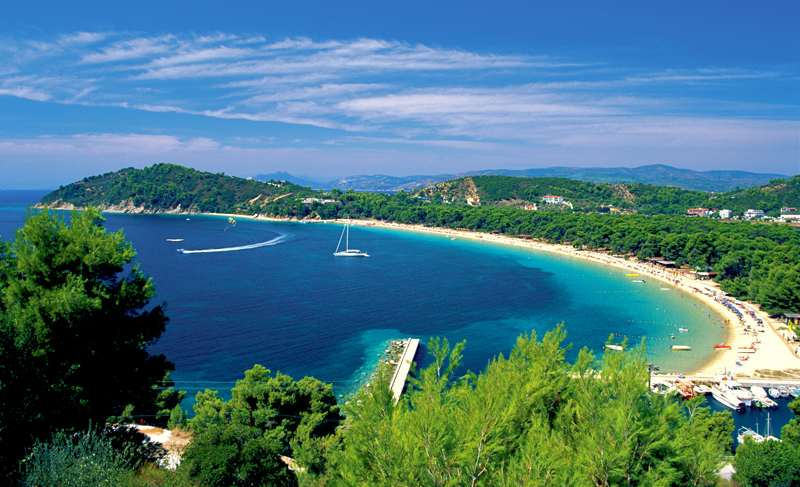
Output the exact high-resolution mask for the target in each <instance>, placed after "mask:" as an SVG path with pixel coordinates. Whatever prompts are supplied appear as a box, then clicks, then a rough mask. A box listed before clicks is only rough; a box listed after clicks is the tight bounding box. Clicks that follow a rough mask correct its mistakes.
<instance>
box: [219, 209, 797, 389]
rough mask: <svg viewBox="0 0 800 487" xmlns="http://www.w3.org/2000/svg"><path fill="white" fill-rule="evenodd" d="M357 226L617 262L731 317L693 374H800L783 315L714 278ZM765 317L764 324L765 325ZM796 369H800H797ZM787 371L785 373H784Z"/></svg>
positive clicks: (473, 235) (452, 233) (460, 234)
mask: <svg viewBox="0 0 800 487" xmlns="http://www.w3.org/2000/svg"><path fill="white" fill-rule="evenodd" d="M217 215H218V216H226V217H234V218H243V219H255V220H266V221H276V222H297V221H298V220H297V219H294V218H292V219H287V218H270V217H266V216H263V215H254V216H249V215H234V214H217ZM305 221H306V222H308V223H317V224H319V223H333V224H342V223H345V222H346V221H349V220H305ZM350 223H351V224H352V225H355V226H378V227H384V228H392V229H399V230H405V231H414V232H424V233H431V234H439V235H446V236H449V237H451V238H465V239H471V240H474V241H482V242H492V243H499V244H503V245H513V246H515V247H522V248H528V249H531V250H537V251H543V252H551V253H554V254H559V255H564V256H568V257H572V258H575V259H584V260H587V261H593V262H598V263H602V264H605V265H610V266H614V267H616V268H619V269H623V270H626V271H630V272H632V273H636V274H640V275H646V276H648V277H649V278H650V279H656V280H658V281H660V282H661V283H663V284H664V285H668V286H671V287H673V288H675V289H679V290H681V291H683V292H687V293H692V295H693V296H694V297H695V298H697V299H698V300H699V301H700V302H702V303H704V304H705V305H706V306H708V308H709V309H710V310H713V311H714V313H715V314H716V315H717V316H718V317H719V318H721V319H722V320H723V322H726V325H725V333H726V337H725V343H724V344H725V345H730V347H731V348H730V350H720V351H715V352H714V353H713V354H712V355H711V357H710V359H709V360H708V362H706V364H705V365H704V366H702V367H700V368H699V369H696V370H693V371H689V372H688V373H687V375H691V376H693V377H698V378H704V377H708V378H711V377H714V376H716V375H721V374H724V373H729V374H730V373H733V374H735V375H736V376H738V377H776V378H782V379H786V378H790V379H800V358H798V353H797V351H798V348H800V342H797V343H795V342H792V341H790V340H791V336H792V335H793V334H792V333H791V332H790V331H789V330H788V329H787V328H786V325H785V324H784V323H782V322H780V321H778V320H773V319H771V318H770V317H769V315H767V314H766V313H763V312H761V311H760V308H759V306H758V305H757V304H755V303H750V302H740V301H738V300H735V299H734V298H733V297H730V296H726V295H725V293H723V292H722V291H721V290H720V289H719V286H718V285H717V284H716V283H715V282H713V281H704V280H697V279H695V278H694V277H692V274H690V273H688V272H685V271H684V270H680V269H667V268H664V267H661V266H659V265H657V264H653V263H646V262H639V261H637V260H635V259H633V260H625V259H624V258H621V257H617V256H612V255H609V254H606V253H602V252H594V251H589V250H576V249H574V248H573V247H570V246H567V245H555V244H548V243H544V242H539V241H536V240H523V239H519V238H513V237H507V236H504V235H497V234H488V233H478V232H470V231H464V230H452V229H449V228H439V227H427V226H422V225H408V224H401V223H389V222H383V221H376V220H352V221H350ZM723 301H728V303H729V305H730V306H733V307H736V308H737V309H738V310H739V311H740V313H741V314H742V318H741V319H740V316H739V315H738V314H737V313H735V312H734V311H732V310H731V309H729V307H727V306H726V305H725V304H723ZM759 320H760V322H761V323H762V324H763V326H761V325H759ZM740 347H747V348H750V347H753V348H755V352H752V353H750V352H749V351H748V352H740V351H739V349H740ZM791 369H794V370H791ZM781 371H783V372H781Z"/></svg>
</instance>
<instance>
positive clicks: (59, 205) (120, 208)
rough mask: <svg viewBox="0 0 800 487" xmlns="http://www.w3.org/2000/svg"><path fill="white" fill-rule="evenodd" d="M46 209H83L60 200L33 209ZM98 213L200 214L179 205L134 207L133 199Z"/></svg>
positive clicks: (102, 209) (107, 207) (102, 207)
mask: <svg viewBox="0 0 800 487" xmlns="http://www.w3.org/2000/svg"><path fill="white" fill-rule="evenodd" d="M45 206H46V207H48V208H50V209H52V210H70V211H71V210H82V209H83V207H80V206H75V205H73V204H72V203H65V202H64V201H62V200H60V199H59V200H56V201H54V202H53V203H52V204H50V205H43V204H41V203H37V204H36V205H35V206H34V208H37V209H43V208H45ZM100 211H107V212H109V213H130V214H134V215H135V214H142V215H154V214H174V215H183V214H188V215H194V214H198V213H200V212H199V211H196V210H193V209H191V208H188V209H186V208H181V205H178V206H177V207H176V208H167V209H164V208H145V207H144V206H136V205H134V204H133V199H127V200H124V201H122V202H120V203H117V204H115V205H108V204H103V205H101V206H100Z"/></svg>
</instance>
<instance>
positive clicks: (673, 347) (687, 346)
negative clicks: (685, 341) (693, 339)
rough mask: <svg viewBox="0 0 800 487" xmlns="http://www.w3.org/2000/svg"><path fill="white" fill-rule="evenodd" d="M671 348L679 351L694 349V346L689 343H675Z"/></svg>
mask: <svg viewBox="0 0 800 487" xmlns="http://www.w3.org/2000/svg"><path fill="white" fill-rule="evenodd" d="M670 348H671V349H673V350H676V351H678V350H691V349H692V347H690V346H689V345H673V346H671V347H670Z"/></svg>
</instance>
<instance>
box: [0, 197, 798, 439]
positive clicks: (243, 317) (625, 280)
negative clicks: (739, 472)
mask: <svg viewBox="0 0 800 487" xmlns="http://www.w3.org/2000/svg"><path fill="white" fill-rule="evenodd" d="M47 193H48V191H0V238H3V239H4V240H9V239H13V233H14V231H15V230H16V229H17V228H19V227H20V226H22V225H23V223H24V219H25V214H26V208H27V206H28V205H32V204H35V203H36V202H37V201H38V200H39V199H40V198H41V197H42V196H44V195H45V194H47ZM63 215H64V216H65V217H68V212H63ZM104 217H105V218H106V222H105V226H106V228H107V229H108V230H109V231H112V232H115V231H117V230H120V229H121V230H123V232H124V233H125V236H126V238H127V239H128V240H129V241H130V242H131V243H132V245H133V247H134V248H135V249H136V251H137V256H136V260H135V262H136V263H137V264H138V265H139V266H140V269H141V270H142V272H144V273H145V274H146V275H147V276H149V277H151V278H152V279H153V281H154V283H155V286H156V289H157V296H156V298H155V299H154V300H153V303H154V304H160V303H165V307H166V313H167V315H168V316H169V318H170V321H169V323H168V325H167V330H166V332H165V333H164V334H163V335H162V336H161V338H160V339H159V340H158V341H157V343H155V344H154V345H153V346H152V348H151V352H152V353H157V354H164V355H165V356H166V357H167V359H168V360H170V361H172V362H173V363H174V364H175V372H174V373H173V374H172V378H173V379H174V380H175V383H176V387H177V388H179V389H182V390H186V391H188V392H189V397H188V398H187V400H186V401H185V407H187V408H188V409H191V405H192V403H193V400H194V396H195V395H196V393H197V392H199V391H203V390H205V389H211V390H217V391H219V392H220V396H222V397H229V396H230V389H231V388H232V387H233V385H234V383H235V381H236V380H237V379H241V378H243V376H244V371H246V370H248V369H250V368H252V367H253V365H254V364H261V365H263V366H264V367H266V368H268V369H270V370H272V371H273V372H276V371H280V372H281V373H283V374H288V375H290V376H292V377H293V378H295V379H300V378H302V377H304V376H311V377H315V378H317V379H319V380H321V381H324V382H328V383H331V384H333V387H334V392H335V393H336V394H337V396H339V400H340V401H344V400H346V398H347V396H348V395H349V394H352V393H353V392H355V391H356V390H357V389H358V388H359V387H362V386H363V384H364V383H365V382H366V381H368V380H369V377H370V374H372V373H373V372H374V370H375V367H376V365H377V362H378V360H379V359H380V357H381V356H382V354H383V351H384V349H385V348H386V346H387V344H388V343H389V342H390V341H391V340H396V339H405V338H409V337H411V338H419V339H420V340H421V344H422V346H421V349H420V351H419V352H418V354H417V363H418V365H419V366H420V367H424V366H426V365H427V364H429V363H430V362H431V359H430V357H429V356H428V355H427V354H426V348H425V344H426V343H427V342H428V340H429V339H430V338H432V337H440V338H445V339H447V340H448V341H449V343H450V344H451V345H455V344H456V343H458V342H462V341H465V342H466V348H465V351H464V355H463V361H462V365H461V367H460V369H459V373H465V372H466V371H467V370H471V371H474V372H480V371H481V370H483V369H485V368H486V366H487V364H488V363H489V362H490V361H491V360H492V359H493V358H495V357H497V356H498V355H500V354H503V355H505V356H508V354H509V352H510V351H511V349H512V348H513V346H514V344H515V342H516V340H517V338H518V337H519V336H520V335H521V334H524V333H528V334H530V333H535V334H536V335H537V336H538V337H540V338H541V337H542V336H543V335H544V334H545V333H546V332H547V331H548V330H552V329H553V328H554V327H555V326H556V325H558V324H559V323H564V327H565V329H566V331H567V339H566V342H565V345H569V346H570V348H569V350H568V352H567V360H569V361H573V360H574V359H575V358H576V357H577V354H578V352H579V351H580V350H581V349H583V348H587V349H588V350H590V351H592V352H593V353H594V354H596V355H598V356H599V355H600V354H602V353H603V349H604V344H605V343H606V342H607V340H609V339H610V338H611V339H612V340H613V341H614V342H616V343H619V342H622V341H623V340H627V343H628V344H629V345H638V344H640V343H642V342H644V343H645V345H646V347H647V348H646V349H647V357H648V361H649V362H650V363H653V364H655V365H656V366H658V367H659V368H660V370H661V371H662V372H679V373H690V372H691V371H693V370H695V369H698V368H700V367H701V366H702V365H703V364H704V363H705V362H707V361H708V360H709V359H710V358H711V355H712V354H713V353H714V352H713V349H712V347H713V345H714V344H716V343H719V342H721V341H723V340H724V335H725V329H724V328H723V327H724V326H725V324H724V321H725V319H726V318H727V317H723V316H719V315H717V314H716V313H715V312H714V311H713V310H711V309H709V308H708V307H706V306H705V305H704V304H703V303H702V302H700V301H698V300H696V299H694V298H693V296H692V295H691V294H689V293H685V292H682V291H680V290H677V289H673V288H669V287H666V286H662V284H661V283H659V282H656V281H654V280H648V279H647V278H646V276H643V278H644V280H645V281H646V282H645V283H633V282H632V278H630V277H626V276H625V274H626V272H625V271H624V270H621V269H617V268H614V267H612V266H606V265H603V264H598V263H592V262H587V261H585V260H583V259H579V258H573V257H566V256H559V255H556V254H552V253H547V252H543V251H536V250H533V249H528V248H520V247H513V246H508V245H502V244H497V243H491V242H489V241H483V240H472V239H465V238H460V237H455V238H454V237H453V236H452V235H447V234H443V235H440V234H430V233H423V232H414V231H407V230H400V229H392V228H385V227H379V226H359V225H354V226H352V227H351V228H350V247H351V248H357V249H360V250H364V251H366V252H368V253H369V255H370V257H369V258H336V257H334V256H333V252H334V251H335V249H336V246H337V243H338V242H339V239H340V237H341V235H342V230H343V227H342V225H341V224H333V223H308V224H303V223H298V222H267V221H259V220H250V219H247V218H235V217H234V218H233V219H231V218H229V217H223V216H198V215H188V216H187V215H130V214H113V213H106V214H104ZM178 249H183V252H178ZM679 328H687V329H688V330H689V331H688V332H682V331H679ZM673 337H674V338H673ZM671 345H689V346H691V347H692V351H690V352H675V351H672V350H671V349H670V346H671ZM720 372H722V371H720ZM709 403H710V405H711V407H712V409H713V410H720V411H722V410H726V408H725V407H724V406H722V405H720V404H717V403H716V402H715V401H713V400H712V399H710V398H709ZM786 404H787V401H785V400H783V401H781V402H780V407H779V408H778V409H777V410H774V411H772V412H770V415H771V426H772V429H773V432H774V433H775V434H776V435H777V433H779V431H780V427H781V426H782V425H783V424H786V423H787V422H788V421H789V420H790V419H791V418H793V417H794V415H793V414H792V413H791V411H789V410H788V408H787V407H786ZM766 414H767V413H766V412H762V411H759V410H756V409H749V410H748V411H747V412H745V413H736V412H734V413H733V415H734V419H735V421H736V424H737V429H738V428H739V427H740V426H748V427H751V428H753V429H756V423H758V424H759V425H760V429H762V430H763V428H764V426H765V425H766Z"/></svg>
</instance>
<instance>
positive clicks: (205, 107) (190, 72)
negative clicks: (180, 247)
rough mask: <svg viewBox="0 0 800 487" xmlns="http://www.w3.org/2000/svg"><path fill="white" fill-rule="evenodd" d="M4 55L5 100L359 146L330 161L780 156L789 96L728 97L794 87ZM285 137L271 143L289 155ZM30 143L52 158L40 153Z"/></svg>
mask: <svg viewBox="0 0 800 487" xmlns="http://www.w3.org/2000/svg"><path fill="white" fill-rule="evenodd" d="M0 52H2V56H0V96H9V97H18V98H26V99H31V100H37V101H42V102H48V103H62V104H81V105H86V106H104V107H107V106H119V107H131V109H132V110H141V111H146V112H149V113H150V114H152V115H151V117H152V120H158V118H159V117H158V114H159V113H181V114H186V115H194V116H202V117H210V118H215V119H218V120H220V121H224V120H248V121H252V122H278V123H283V124H291V125H295V126H298V127H295V128H296V129H302V126H311V127H319V128H324V129H330V130H335V131H344V132H347V133H349V136H356V137H360V138H352V137H348V136H344V135H343V134H342V133H341V132H335V133H332V135H331V136H330V137H328V136H325V138H328V140H329V141H331V140H332V141H335V142H333V143H332V144H330V145H329V147H339V148H342V147H350V146H351V145H352V144H355V143H356V141H358V140H360V141H362V142H363V143H369V144H372V145H373V146H374V145H376V144H385V147H384V149H386V147H392V150H400V149H401V148H408V150H414V146H417V147H428V148H430V149H431V150H436V149H440V150H445V149H451V150H453V151H467V152H469V151H472V152H476V153H479V154H481V157H491V155H492V153H495V154H498V157H501V158H502V157H505V158H506V159H504V160H509V161H510V160H514V161H517V160H521V159H524V156H523V155H522V154H524V152H525V150H534V149H532V148H535V151H541V150H542V148H545V147H546V148H548V149H552V150H562V151H566V150H567V149H569V150H581V151H583V150H586V151H591V150H592V149H593V148H594V149H597V150H598V151H599V152H603V153H606V154H613V153H623V152H625V151H638V150H645V149H646V148H648V147H657V148H660V149H664V150H678V149H681V150H697V151H701V150H710V148H714V149H715V150H716V149H719V150H721V151H722V152H725V151H726V150H727V149H726V147H727V148H739V150H740V151H741V150H744V149H746V148H747V147H759V148H761V149H762V150H765V148H767V147H769V146H773V147H777V148H778V149H777V150H779V151H780V150H782V151H784V153H790V152H791V150H795V151H796V150H797V144H798V137H797V133H798V127H797V104H796V97H795V98H792V99H788V98H787V100H786V101H784V102H781V100H780V99H778V100H776V99H775V98H774V97H773V98H772V99H771V100H770V102H769V103H759V102H758V101H754V99H753V98H750V97H745V96H740V95H738V94H737V93H744V92H747V91H748V90H754V89H755V90H760V91H763V92H768V91H769V89H770V87H772V86H779V85H780V86H783V85H787V84H791V82H792V81H794V80H792V79H791V75H790V74H785V73H784V72H782V71H781V69H779V68H769V67H768V68H764V69H762V70H755V69H749V68H748V69H745V68H741V67H737V66H729V67H701V68H696V69H685V68H681V69H678V68H674V67H671V66H655V67H650V68H647V69H643V68H640V67H637V66H624V65H614V64H612V63H607V62H604V61H603V60H599V61H597V62H592V63H584V62H583V60H581V59H564V58H554V57H547V56H540V55H536V56H534V55H529V54H511V55H508V54H503V55H496V54H491V53H476V52H468V51H464V50H459V49H448V48H439V47H431V46H425V45H419V44H415V45H414V44H408V43H403V42H398V41H387V40H382V39H367V38H362V39H352V40H322V41H319V40H312V39H309V38H303V37H298V38H286V39H281V40H275V39H266V38H264V37H261V36H258V35H255V36H250V37H243V36H241V35H236V34H231V33H221V32H215V33H210V34H207V35H195V34H165V35H162V36H140V35H136V34H131V33H125V32H122V33H120V32H97V33H93V32H76V33H73V34H67V35H63V36H60V37H53V38H49V39H48V38H21V39H14V38H9V37H4V38H3V39H1V40H0ZM787 82H788V83H787ZM719 86H723V87H725V88H730V89H724V90H718V89H716V88H718V87H719ZM709 87H713V88H714V89H708V88H709ZM783 93H786V91H784V92H783ZM154 123H156V124H157V122H154ZM220 123H223V122H220ZM170 129H171V127H162V130H164V131H169V130H170ZM102 130H103V128H102V127H99V128H97V130H96V131H98V132H102ZM131 130H132V131H135V130H136V129H131ZM187 130H191V129H187ZM292 132H294V131H292ZM301 133H302V132H301ZM296 136H297V134H295V133H293V134H292V136H291V137H290V136H287V137H286V140H282V141H277V142H276V141H273V143H284V144H286V145H289V144H291V140H292V139H294V137H296ZM159 137H167V138H159ZM302 137H303V136H302V135H301V138H302ZM59 141H60V142H59V144H61V145H60V146H59V147H61V148H62V149H63V150H64V151H65V153H75V154H77V153H79V152H80V153H83V152H81V151H84V152H86V151H89V150H90V148H91V150H101V148H103V147H105V148H106V149H105V150H108V151H117V150H124V148H126V147H130V148H131V152H132V153H133V154H152V153H159V151H166V152H170V151H173V152H174V153H181V154H188V153H190V152H195V153H199V152H202V153H207V154H210V153H215V154H221V153H223V152H224V153H226V154H227V153H231V152H232V151H233V152H235V150H236V148H235V147H234V146H226V145H224V144H223V145H219V143H218V142H215V141H214V140H211V139H208V138H203V137H193V138H187V139H183V138H177V139H176V138H174V137H173V138H170V137H169V136H141V137H139V136H134V135H124V136H115V137H112V136H109V135H102V136H101V135H85V136H75V137H74V138H61V139H59ZM190 141H193V142H190ZM26 144H27V143H26ZM26 144H23V146H25V147H28V145H26ZM31 144H33V145H30V147H34V146H37V147H42V150H47V147H52V146H48V145H41V144H43V142H42V141H41V140H34V141H33V142H31ZM144 144H153V146H152V148H150V149H147V148H145V145H144ZM320 144H322V142H320ZM71 147H72V148H73V149H70V148H71ZM115 148H121V149H115ZM159 148H160V149H159ZM70 151H72V152H70ZM75 151H77V152H75ZM142 151H143V152H142ZM599 152H598V153H599ZM109 153H111V152H109ZM114 153H120V152H114ZM537 153H539V152H537ZM554 154H555V153H553V152H548V157H555V156H554ZM476 157H477V156H476ZM608 157H612V156H611V155H609V156H608ZM719 157H722V156H719ZM795 162H796V154H795Z"/></svg>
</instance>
